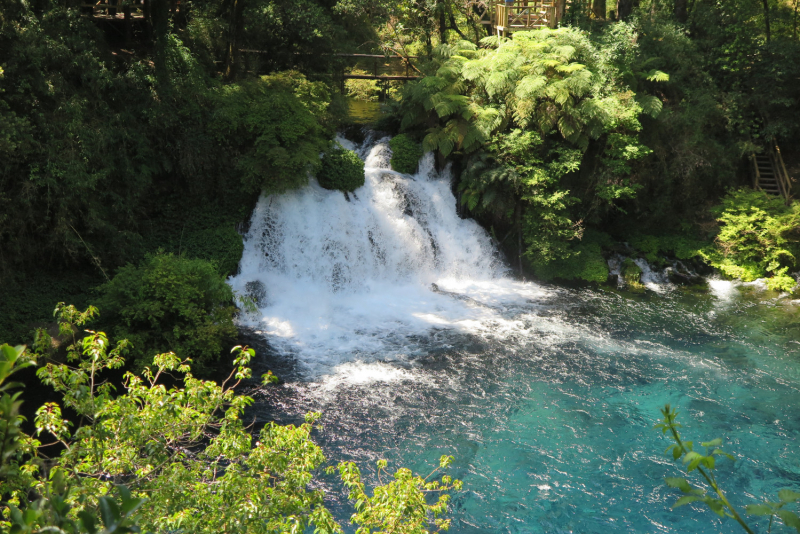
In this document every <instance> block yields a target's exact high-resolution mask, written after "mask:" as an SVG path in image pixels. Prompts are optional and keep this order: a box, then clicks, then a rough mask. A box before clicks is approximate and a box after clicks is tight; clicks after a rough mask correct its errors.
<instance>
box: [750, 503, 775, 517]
mask: <svg viewBox="0 0 800 534" xmlns="http://www.w3.org/2000/svg"><path fill="white" fill-rule="evenodd" d="M744 511H745V512H747V513H748V514H750V515H772V513H773V512H774V510H773V509H772V507H771V506H768V505H766V504H748V505H747V506H745V507H744Z"/></svg>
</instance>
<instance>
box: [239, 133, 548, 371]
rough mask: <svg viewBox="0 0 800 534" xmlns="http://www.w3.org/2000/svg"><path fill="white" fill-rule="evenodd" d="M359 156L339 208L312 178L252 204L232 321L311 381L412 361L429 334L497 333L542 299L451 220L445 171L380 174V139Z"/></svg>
mask: <svg viewBox="0 0 800 534" xmlns="http://www.w3.org/2000/svg"><path fill="white" fill-rule="evenodd" d="M339 141H340V142H341V143H342V144H344V145H345V146H347V147H348V148H355V147H353V145H352V144H351V143H349V142H348V141H346V140H344V139H340V140H339ZM361 157H362V158H363V159H365V177H366V183H365V184H364V186H363V187H361V188H359V189H357V190H356V192H355V194H353V193H351V194H350V195H349V196H350V200H349V201H348V200H347V199H346V198H345V195H344V194H343V193H341V192H338V191H328V190H325V189H323V188H321V187H320V186H319V185H317V183H316V181H313V180H312V183H311V184H310V185H308V186H307V187H305V188H303V189H301V190H298V191H294V192H290V193H286V194H282V195H273V196H268V197H262V198H261V199H260V200H259V202H258V205H257V207H256V209H255V211H254V213H253V216H252V221H251V226H250V229H249V231H248V233H247V235H246V236H245V249H244V254H243V257H242V260H241V263H240V272H239V274H238V275H237V276H235V277H233V278H231V279H230V280H229V283H230V284H231V286H232V287H233V289H234V290H235V291H236V292H237V293H239V294H251V295H253V294H255V296H256V297H257V304H258V307H259V311H258V313H257V314H248V315H247V316H246V317H244V318H242V323H243V324H244V325H245V326H248V327H251V328H254V329H256V330H257V331H260V332H261V333H263V335H264V336H265V337H266V338H267V340H268V341H269V342H270V344H271V345H272V346H273V348H275V349H276V350H278V351H280V352H282V353H285V354H288V355H292V356H294V357H295V358H297V360H298V362H299V363H300V364H301V366H302V368H303V370H304V371H305V373H306V374H307V375H308V376H309V377H314V376H318V375H321V374H328V373H330V372H331V371H335V368H336V367H337V366H339V367H340V366H342V365H345V364H347V362H353V361H359V362H380V361H402V360H407V359H408V360H410V359H413V357H414V355H415V350H416V348H417V347H421V346H423V345H424V344H425V343H426V341H425V340H426V339H429V338H430V336H439V335H446V334H447V333H449V332H456V333H458V332H468V333H471V334H478V335H480V334H481V333H482V332H489V331H491V332H496V333H500V332H499V331H502V330H503V329H504V325H506V326H508V320H507V319H505V318H504V317H506V316H507V314H506V312H507V311H508V309H509V307H514V306H516V305H529V304H528V303H529V302H530V300H531V299H537V300H538V299H541V298H542V297H543V296H544V295H545V294H546V292H545V291H544V290H543V289H542V288H540V287H539V286H536V285H534V284H524V283H521V282H516V281H514V280H512V279H510V278H508V277H507V276H506V274H507V272H506V271H507V269H506V267H505V266H504V264H503V262H502V261H501V260H500V258H499V257H498V254H497V251H496V250H495V248H494V247H493V245H492V242H491V239H490V238H489V236H488V235H487V233H486V232H485V231H484V230H483V229H482V228H481V227H480V226H479V225H478V224H477V223H475V222H474V221H472V220H465V219H461V218H459V216H458V214H457V212H456V199H455V198H454V196H453V194H452V192H451V189H450V176H449V172H448V171H445V172H444V173H442V174H439V173H437V172H436V171H435V170H434V165H433V157H432V156H431V155H430V154H428V155H426V156H425V157H424V158H423V159H422V160H421V162H420V165H419V171H418V172H417V173H416V174H415V175H414V176H409V175H403V174H400V173H397V172H394V171H392V170H390V168H389V167H390V166H389V159H390V157H391V151H390V149H389V147H388V138H384V139H381V140H378V141H377V142H375V143H372V144H368V143H365V148H363V149H362V151H361ZM254 288H256V290H255V291H254Z"/></svg>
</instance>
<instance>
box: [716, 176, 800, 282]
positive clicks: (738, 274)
mask: <svg viewBox="0 0 800 534" xmlns="http://www.w3.org/2000/svg"><path fill="white" fill-rule="evenodd" d="M712 213H713V214H714V215H716V216H717V221H718V222H719V223H720V225H721V226H720V230H719V233H718V235H717V237H716V239H715V247H714V248H713V249H710V250H708V251H706V252H705V254H704V256H705V258H706V260H707V261H708V262H709V263H710V264H711V265H713V266H714V267H716V268H718V269H719V270H720V271H722V272H723V273H725V274H726V275H728V276H732V277H735V278H741V279H742V280H745V281H749V280H754V279H755V278H760V277H764V276H767V275H768V274H772V275H773V276H776V275H777V276H779V275H781V274H784V275H785V273H786V272H787V270H788V269H793V268H795V267H797V264H798V260H797V257H798V254H800V204H798V203H796V202H795V203H793V204H791V205H789V206H787V205H786V204H785V203H784V201H783V199H780V198H774V197H769V196H767V195H766V194H765V193H763V192H760V191H754V190H749V189H740V190H738V191H732V192H730V193H728V194H727V195H726V196H725V198H723V199H722V203H721V204H720V205H718V206H716V207H715V208H714V209H713V210H712ZM776 283H777V282H776ZM784 285H785V284H784Z"/></svg>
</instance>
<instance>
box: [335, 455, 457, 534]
mask: <svg viewBox="0 0 800 534" xmlns="http://www.w3.org/2000/svg"><path fill="white" fill-rule="evenodd" d="M452 460H453V457H452V456H442V457H441V459H440V461H439V467H438V468H436V469H434V470H433V471H432V472H431V473H430V474H429V475H428V476H427V477H425V478H422V477H421V476H419V475H414V474H413V473H412V472H411V471H410V470H409V469H405V468H401V469H398V470H397V471H396V472H395V473H394V474H393V475H392V477H393V478H394V480H393V481H391V482H388V483H383V482H382V483H381V485H380V486H378V487H376V488H375V491H374V492H373V494H372V496H370V495H369V494H367V492H366V487H365V486H364V483H363V482H362V481H361V471H360V470H359V469H358V467H357V466H356V465H355V464H354V463H353V462H342V463H340V464H339V474H340V475H341V477H342V481H343V482H344V485H345V487H347V489H348V490H349V497H350V500H352V501H355V503H356V513H355V514H353V516H352V518H351V519H350V522H351V523H355V524H358V525H359V528H358V529H356V534H372V533H375V534H388V533H390V532H402V533H403V534H429V533H430V530H428V528H427V527H428V525H429V524H431V523H432V524H433V526H435V527H436V532H439V531H446V530H447V529H448V528H449V527H450V520H449V519H442V518H440V517H439V516H440V515H442V514H444V513H445V512H446V511H447V504H448V502H449V501H450V495H449V494H448V493H447V492H448V491H451V490H456V491H458V490H460V489H461V486H462V484H461V481H460V480H454V479H453V478H452V477H450V476H448V475H444V476H442V478H441V479H440V480H435V479H434V480H431V477H433V475H434V474H436V472H437V471H439V469H443V468H445V467H447V466H448V465H449V464H450V462H452ZM377 465H378V478H379V479H381V477H382V476H386V475H388V474H389V473H387V472H386V465H387V462H386V460H379V461H378V463H377ZM429 494H434V495H436V494H438V499H436V501H435V502H434V503H433V504H429V499H428V495H429Z"/></svg>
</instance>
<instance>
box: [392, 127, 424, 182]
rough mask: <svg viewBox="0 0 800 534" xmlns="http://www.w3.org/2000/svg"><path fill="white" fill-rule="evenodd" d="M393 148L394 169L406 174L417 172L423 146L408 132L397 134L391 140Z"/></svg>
mask: <svg viewBox="0 0 800 534" xmlns="http://www.w3.org/2000/svg"><path fill="white" fill-rule="evenodd" d="M389 148H391V149H392V169H394V170H396V171H397V172H402V173H405V174H413V173H415V172H417V166H418V165H419V159H420V158H421V157H422V146H421V145H420V144H419V143H417V142H416V141H414V139H413V138H412V137H411V136H410V135H408V134H400V135H396V136H395V137H393V138H392V140H391V141H389Z"/></svg>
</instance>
